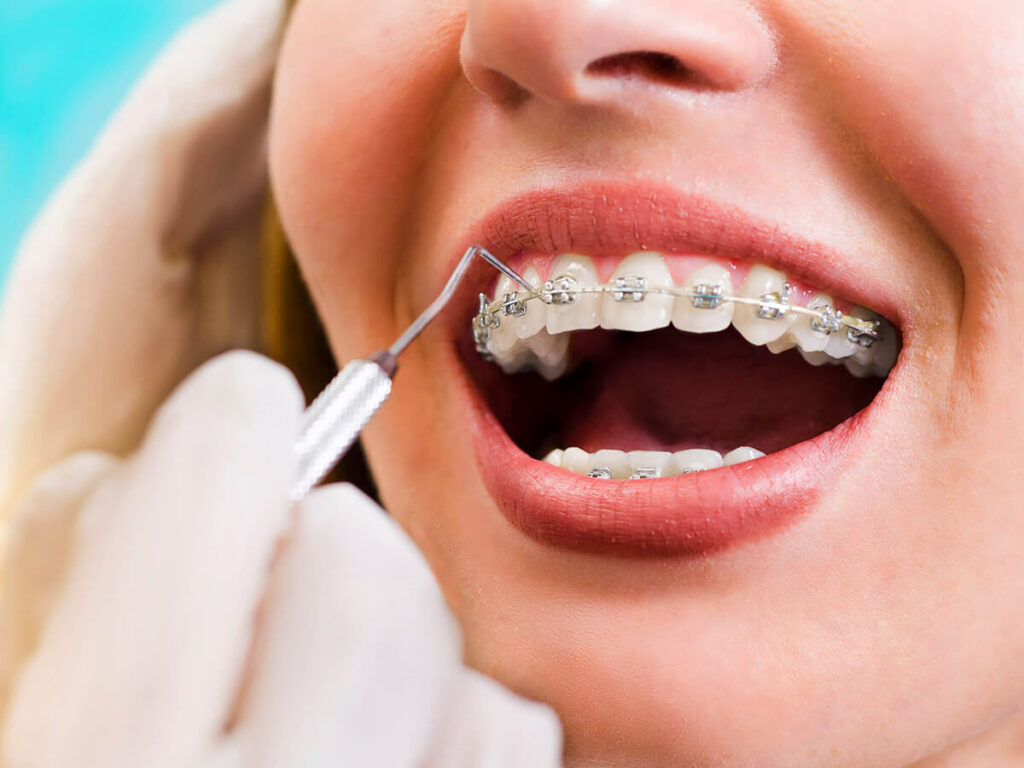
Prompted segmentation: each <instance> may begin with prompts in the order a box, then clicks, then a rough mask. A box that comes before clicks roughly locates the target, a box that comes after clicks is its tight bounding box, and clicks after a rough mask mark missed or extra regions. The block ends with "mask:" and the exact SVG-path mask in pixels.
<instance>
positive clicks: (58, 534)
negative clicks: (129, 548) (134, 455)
mask: <svg viewBox="0 0 1024 768" xmlns="http://www.w3.org/2000/svg"><path fill="white" fill-rule="evenodd" d="M117 463H118V461H117V459H115V458H114V457H113V456H110V455H108V454H103V453H79V454H75V455H74V456H71V457H69V458H67V459H65V460H64V461H62V462H61V463H60V464H58V465H56V466H55V467H53V468H51V469H49V470H48V471H46V472H45V473H43V474H42V475H41V476H40V477H39V478H38V479H37V480H36V481H35V483H34V484H33V485H32V486H31V487H30V488H29V490H28V491H27V492H26V493H25V495H24V496H23V497H22V499H21V501H20V502H19V504H18V506H17V508H16V509H15V512H14V515H13V516H12V518H11V523H10V529H9V531H8V535H7V541H6V543H5V545H4V554H3V570H2V575H0V722H3V713H4V712H5V711H6V709H7V702H8V699H9V697H10V691H11V687H12V685H13V684H14V675H15V673H16V671H17V670H18V668H19V667H20V666H21V665H22V664H23V663H24V662H25V660H26V659H27V658H28V656H29V654H30V653H31V652H32V650H33V649H34V648H35V647H36V644H37V643H38V642H39V635H40V633H41V632H42V628H43V626H44V623H45V620H46V617H47V616H49V614H50V611H51V609H52V607H53V604H54V601H55V600H56V598H57V595H58V594H59V592H60V589H61V587H62V586H63V584H64V578H65V575H66V571H67V568H68V563H69V559H70V553H71V544H72V536H73V534H74V525H75V521H76V519H77V516H78V511H79V508H80V507H81V506H82V504H83V503H84V501H85V499H86V498H87V497H88V495H89V494H90V493H91V492H92V490H93V489H94V488H95V487H96V485H97V484H98V483H99V482H100V480H102V479H103V478H104V477H106V476H107V475H108V474H109V473H110V472H111V471H112V470H113V469H114V467H116V466H117Z"/></svg>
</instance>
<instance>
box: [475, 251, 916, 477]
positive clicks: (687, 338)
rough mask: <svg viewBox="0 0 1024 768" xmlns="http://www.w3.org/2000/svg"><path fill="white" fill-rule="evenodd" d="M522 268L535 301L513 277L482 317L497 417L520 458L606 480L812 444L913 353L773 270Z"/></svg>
mask: <svg viewBox="0 0 1024 768" xmlns="http://www.w3.org/2000/svg"><path fill="white" fill-rule="evenodd" d="M515 261H516V262H518V264H517V265H516V266H518V267H519V268H520V270H521V274H522V275H523V277H524V278H525V280H526V281H527V282H528V283H530V284H531V285H533V286H536V290H534V291H529V290H526V289H523V288H522V287H520V286H518V285H516V284H515V283H513V282H512V280H511V279H510V278H508V277H505V276H502V277H501V279H500V280H499V281H498V283H497V285H496V287H495V289H494V292H493V295H492V296H491V297H489V298H488V299H486V300H482V302H481V306H480V311H479V312H478V314H477V316H476V318H475V319H474V334H475V338H476V340H477V352H478V353H479V354H480V355H481V356H482V357H484V358H485V359H489V360H491V361H493V362H494V363H496V364H497V365H498V366H499V367H500V368H501V369H502V371H503V372H504V373H505V374H507V375H508V376H507V377H502V378H499V379H498V380H497V381H491V382H489V386H488V388H487V390H486V391H487V393H488V401H489V405H490V406H491V408H492V410H493V411H494V413H495V415H496V416H497V418H498V419H499V421H500V422H501V424H502V426H503V427H504V428H505V430H506V432H507V433H508V434H509V436H510V437H511V438H512V440H513V441H514V442H515V443H516V445H517V446H518V447H519V448H520V449H522V450H523V451H525V452H526V453H528V454H529V455H531V456H532V457H533V458H538V459H540V458H542V459H543V460H544V461H546V462H548V463H550V464H554V465H555V466H560V467H562V468H564V469H567V470H569V471H570V472H575V473H577V474H581V475H587V476H589V477H593V478H599V479H606V480H648V479H653V478H659V477H667V476H671V475H678V474H691V473H694V472H700V471H707V470H711V469H717V468H719V467H721V466H723V465H726V466H728V465H732V464H738V463H740V462H744V461H750V460H753V459H757V458H760V457H762V456H764V455H766V454H767V453H772V452H776V451H779V450H782V449H785V448H787V447H789V446H790V445H794V444H796V443H799V442H802V441H804V440H808V439H811V438H813V437H815V436H816V435H819V434H821V433H823V432H827V431H829V430H831V429H832V428H833V427H835V426H836V425H838V424H840V423H842V422H843V421H845V420H846V419H848V418H850V417H851V416H853V415H854V414H855V413H857V412H858V411H860V410H861V409H862V408H864V407H865V406H866V405H868V404H869V403H870V402H871V401H872V400H873V399H874V396H875V395H876V394H877V392H878V390H879V389H880V387H881V382H882V381H884V378H885V377H886V376H887V375H888V373H889V371H890V370H891V369H892V366H893V365H894V364H895V361H896V356H897V354H898V351H899V340H898V335H897V333H896V330H895V328H893V326H892V325H891V324H890V323H889V322H888V321H886V320H884V319H883V318H881V317H880V316H878V315H877V314H876V313H874V312H872V311H871V310H868V309H865V308H863V307H850V306H849V305H848V304H846V303H843V302H836V301H834V300H833V299H832V297H830V296H828V295H826V294H824V293H823V292H821V291H818V290H816V289H814V288H813V286H809V285H806V284H801V283H796V282H794V281H791V280H790V279H789V278H787V277H786V275H785V274H783V273H782V272H779V271H777V270H774V269H771V268H769V267H766V266H763V265H759V264H755V265H749V264H745V263H743V262H741V261H737V260H731V259H713V258H710V257H701V256H690V255H685V256H684V255H678V254H661V253H655V252H650V251H641V252H637V253H633V254H630V255H628V256H626V257H625V258H623V259H612V258H602V259H598V262H599V264H600V266H601V267H602V269H601V272H603V273H604V274H599V270H598V264H595V260H594V259H593V258H591V257H589V256H586V255H583V254H562V255H559V256H557V257H554V256H545V255H543V254H521V255H520V256H519V257H517V258H516V260H515ZM527 392H528V393H529V397H528V399H526V398H524V397H523V395H524V393H527ZM524 402H528V403H529V407H528V408H526V407H524Z"/></svg>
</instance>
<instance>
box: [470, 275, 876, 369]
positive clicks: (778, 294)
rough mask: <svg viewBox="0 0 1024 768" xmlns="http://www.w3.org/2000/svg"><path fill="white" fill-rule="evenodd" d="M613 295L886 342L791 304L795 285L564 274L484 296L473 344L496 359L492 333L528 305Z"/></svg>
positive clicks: (862, 327)
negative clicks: (680, 283) (757, 290)
mask: <svg viewBox="0 0 1024 768" xmlns="http://www.w3.org/2000/svg"><path fill="white" fill-rule="evenodd" d="M606 293H607V294H611V297H612V299H613V300H614V301H616V302H619V303H624V304H638V303H640V302H642V301H644V300H645V299H646V298H647V297H648V296H651V295H656V296H672V297H673V298H677V299H689V300H690V301H691V303H692V304H693V306H694V307H695V308H696V309H708V310H712V309H717V308H718V307H719V306H721V305H722V304H724V303H726V302H731V303H733V304H741V305H745V306H750V307H755V308H756V315H757V317H758V318H760V319H762V320H781V319H783V318H786V317H788V316H790V315H802V316H804V317H809V318H811V329H812V330H814V331H817V332H818V333H822V334H824V335H826V336H830V335H832V334H833V333H838V332H840V331H841V330H843V329H845V330H846V338H847V339H848V340H850V341H852V342H853V343H855V344H858V345H860V346H862V347H870V346H871V345H873V344H874V343H875V342H877V341H879V340H880V339H881V335H880V334H879V328H880V325H881V322H880V321H878V320H868V319H865V318H860V317H854V316H852V315H845V314H843V313H842V312H841V311H840V310H838V309H834V308H833V307H830V306H828V305H827V304H822V305H814V306H810V307H800V306H795V305H794V304H792V303H791V301H790V298H789V294H790V285H789V283H783V285H782V288H781V289H780V290H779V291H771V292H769V293H765V294H762V295H761V296H760V297H758V298H751V297H748V296H735V295H732V294H727V293H725V291H724V290H723V288H722V284H721V283H712V282H707V283H698V284H697V285H695V286H694V287H693V288H692V289H691V290H683V289H681V288H666V287H649V286H648V283H647V278H645V277H642V276H640V275H623V276H621V277H617V278H615V281H614V282H613V283H611V284H606V285H593V286H580V285H579V283H578V281H577V280H576V278H574V277H572V276H571V275H559V276H558V277H554V278H552V279H551V280H548V281H547V282H545V283H544V285H543V286H542V287H541V288H540V289H539V290H532V291H526V290H524V291H512V292H511V293H506V294H504V295H503V296H502V297H501V299H500V300H498V301H491V300H490V299H489V298H488V296H487V294H485V293H481V294H480V296H479V307H478V309H477V314H476V316H475V317H474V318H473V340H474V341H475V342H476V348H477V352H479V353H480V354H481V355H482V356H484V357H486V358H490V357H491V354H490V351H489V350H488V349H487V342H488V341H490V338H491V332H492V331H494V330H495V329H497V328H498V327H499V326H500V325H501V319H502V317H523V316H524V315H525V314H526V312H527V309H528V307H527V303H528V302H530V301H536V300H540V301H542V302H544V303H545V304H552V305H565V304H574V303H575V302H576V301H577V299H578V298H579V297H580V296H581V295H595V294H596V295H601V294H606Z"/></svg>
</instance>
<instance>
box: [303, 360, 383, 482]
mask: <svg viewBox="0 0 1024 768" xmlns="http://www.w3.org/2000/svg"><path fill="white" fill-rule="evenodd" d="M389 373H390V371H387V370H385V369H384V368H382V367H381V366H380V365H378V364H377V363H375V362H373V361H370V360H353V361H352V362H351V363H349V364H348V365H346V366H345V367H344V368H342V369H341V371H340V372H339V373H338V375H337V376H335V377H334V380H333V381H331V383H330V384H328V385H327V387H326V388H325V389H324V391H323V392H321V393H320V395H319V396H318V397H317V399H316V400H314V401H313V404H312V405H310V406H309V408H308V409H307V410H306V413H305V415H304V416H303V422H302V430H301V433H300V436H299V440H298V442H297V443H296V444H295V452H296V454H297V455H298V469H297V473H296V477H295V482H294V483H293V485H292V488H291V497H292V499H296V500H297V499H301V498H302V497H303V496H305V495H306V494H307V493H308V492H309V489H310V488H312V487H313V486H314V485H316V484H317V483H318V482H320V480H322V479H323V477H324V476H325V475H326V474H327V473H328V472H330V471H331V468H332V467H333V466H334V465H335V464H337V463H338V459H340V458H341V457H342V456H344V455H345V452H346V451H348V449H349V448H351V447H352V443H354V442H355V440H356V438H357V437H359V433H360V432H362V431H363V428H364V427H366V425H367V423H368V422H369V421H370V419H371V418H373V415H374V414H375V413H376V412H377V410H378V409H379V408H380V407H381V405H383V404H384V401H385V400H387V399H388V396H389V395H390V394H391V376H390V375H389Z"/></svg>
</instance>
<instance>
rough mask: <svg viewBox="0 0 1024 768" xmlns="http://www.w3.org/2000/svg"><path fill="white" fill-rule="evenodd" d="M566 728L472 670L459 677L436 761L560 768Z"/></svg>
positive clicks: (444, 766)
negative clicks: (563, 732)
mask: <svg viewBox="0 0 1024 768" xmlns="http://www.w3.org/2000/svg"><path fill="white" fill-rule="evenodd" d="M561 764H562V727H561V725H560V724H559V722H558V718H557V716H556V715H555V713H554V711H553V710H551V709H550V708H549V707H547V706H545V705H543V704H536V703H534V702H531V701H527V700H526V699H522V698H520V697H519V696H516V695H515V694H514V693H512V692H511V691H509V690H508V689H506V688H503V687H502V686H501V685H499V684H498V683H496V682H495V681H494V680H491V679H490V678H488V677H485V676H483V675H481V674H480V673H478V672H475V671H474V670H471V669H463V670H462V672H461V674H460V675H459V690H458V693H457V694H456V695H455V696H453V697H452V698H451V699H450V700H449V701H448V702H447V706H446V710H445V718H444V720H443V722H442V723H441V724H440V726H439V728H438V731H437V733H436V734H435V741H434V747H433V749H432V750H431V752H430V756H429V757H428V758H427V759H426V760H425V761H424V762H423V763H422V765H424V766H432V767H436V768H557V766H560V765H561Z"/></svg>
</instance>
